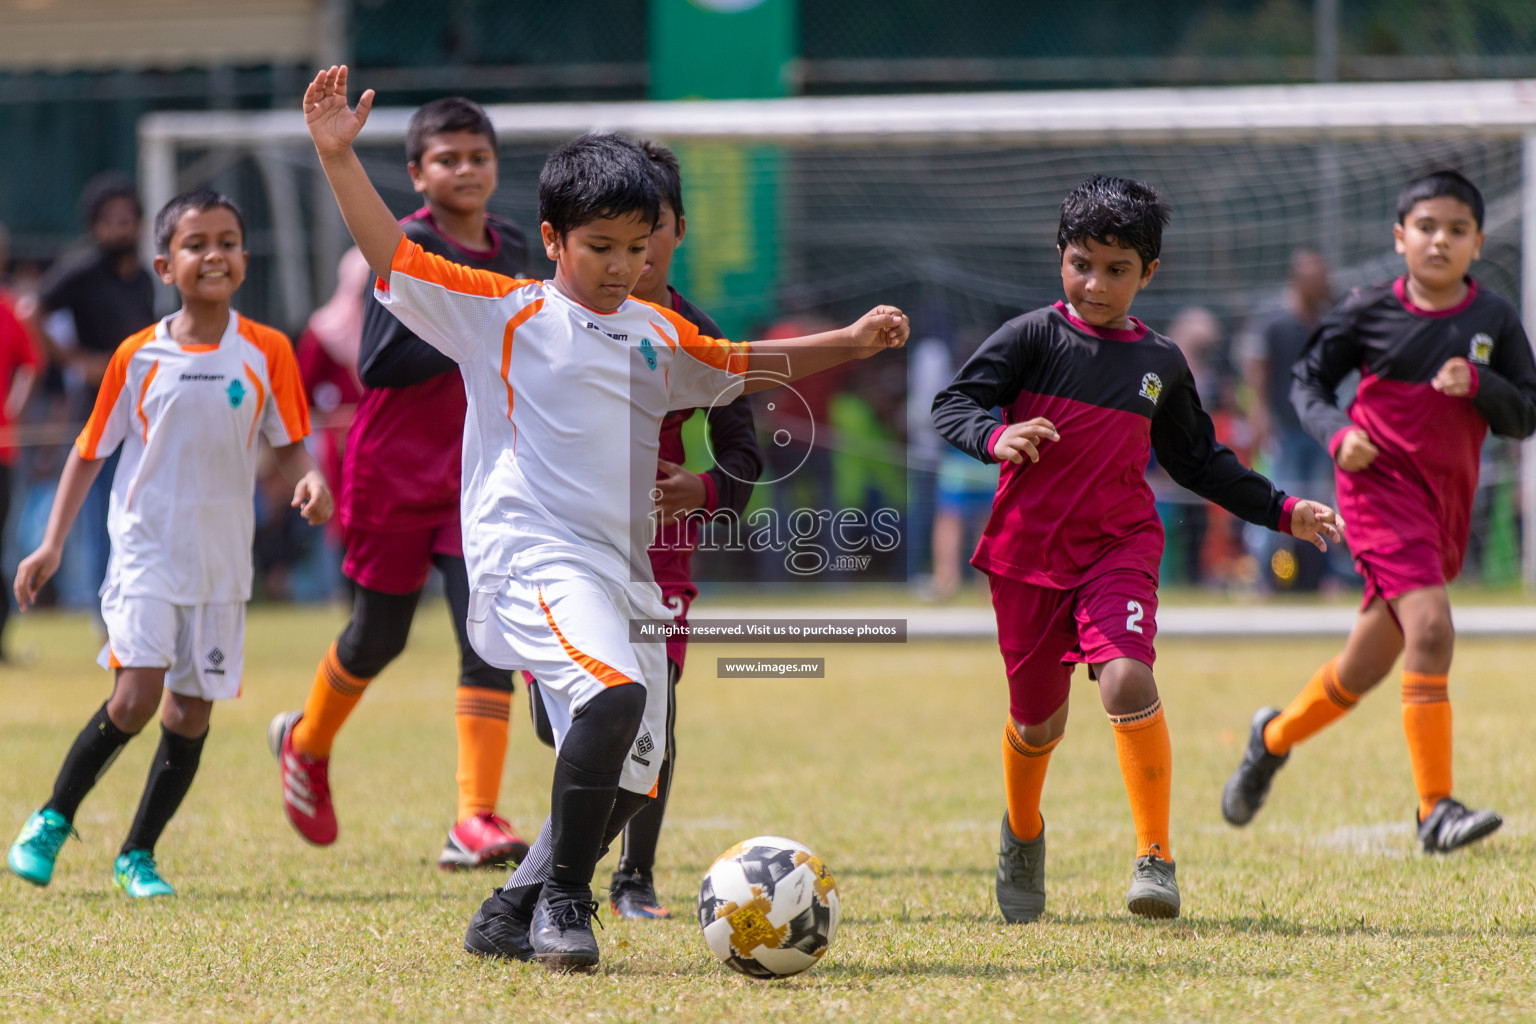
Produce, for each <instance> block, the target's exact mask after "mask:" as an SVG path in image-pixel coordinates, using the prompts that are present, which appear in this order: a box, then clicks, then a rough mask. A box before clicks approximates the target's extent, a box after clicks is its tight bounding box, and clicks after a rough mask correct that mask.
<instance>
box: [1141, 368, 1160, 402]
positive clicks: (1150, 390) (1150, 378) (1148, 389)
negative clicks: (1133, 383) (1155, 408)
mask: <svg viewBox="0 0 1536 1024" xmlns="http://www.w3.org/2000/svg"><path fill="white" fill-rule="evenodd" d="M1140 394H1141V397H1142V398H1145V399H1146V400H1147V401H1149V402H1151V403H1152V404H1153V405H1156V404H1157V400H1158V399H1159V398H1161V397H1162V394H1163V381H1162V378H1160V377H1159V376H1158V375H1157V374H1155V373H1149V374H1147V375H1146V376H1145V377H1143V378H1141V392H1140Z"/></svg>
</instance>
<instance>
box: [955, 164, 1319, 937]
mask: <svg viewBox="0 0 1536 1024" xmlns="http://www.w3.org/2000/svg"><path fill="white" fill-rule="evenodd" d="M1167 220H1168V207H1167V205H1166V204H1165V203H1164V202H1163V200H1162V198H1161V197H1160V196H1159V195H1158V194H1157V193H1156V192H1155V191H1154V190H1153V189H1152V188H1150V187H1149V186H1147V185H1145V184H1142V183H1141V182H1137V181H1126V180H1124V179H1121V178H1111V177H1103V176H1099V177H1094V178H1091V179H1089V180H1088V181H1085V182H1084V183H1083V184H1081V185H1079V186H1078V187H1077V188H1075V189H1073V190H1072V191H1071V192H1070V193H1069V194H1068V195H1067V198H1066V199H1065V200H1064V201H1063V202H1062V204H1061V223H1060V227H1059V229H1058V231H1057V236H1056V238H1057V246H1058V250H1059V252H1060V256H1061V283H1062V288H1063V290H1064V291H1065V293H1066V300H1065V301H1062V302H1057V303H1056V304H1055V305H1053V306H1048V307H1046V308H1044V309H1038V310H1035V311H1034V312H1032V313H1026V314H1025V315H1024V316H1021V317H1019V318H1017V319H1015V320H1011V321H1009V322H1008V323H1006V324H1004V325H1003V326H1002V328H1000V329H999V330H998V331H997V333H995V334H993V335H992V337H991V338H989V339H987V341H986V342H985V343H984V344H983V345H982V347H981V348H980V349H979V350H978V351H977V352H976V354H975V355H974V356H972V357H971V359H970V360H969V361H968V362H967V363H966V364H965V366H963V367H962V368H961V370H960V372H959V374H958V375H957V376H956V377H955V380H954V382H953V383H951V384H950V386H949V387H947V388H946V389H944V390H943V391H941V392H940V393H939V395H938V397H937V398H935V399H934V403H933V421H934V425H935V426H936V427H937V428H938V430H939V433H941V434H942V435H943V436H944V437H945V438H946V439H947V440H948V441H949V442H950V443H951V444H953V445H955V447H957V448H959V449H960V450H962V451H964V452H966V453H967V454H969V455H971V456H973V457H975V458H977V459H979V460H981V461H982V462H988V463H1001V464H1002V471H1001V475H1000V477H999V479H998V484H997V496H996V498H995V499H994V500H993V504H992V516H991V519H990V520H989V521H988V523H987V527H986V530H985V531H984V532H983V534H982V538H981V543H980V544H979V545H978V546H977V549H976V554H975V557H974V558H972V560H971V564H973V565H975V566H976V567H977V568H978V569H981V570H982V571H983V572H985V573H986V574H987V575H988V577H989V578H990V579H991V586H992V604H993V607H994V608H995V609H996V612H997V629H998V642H999V644H1000V646H1001V647H1002V653H1003V663H1004V665H1005V666H1006V669H1007V673H1008V692H1009V701H1010V714H1009V717H1008V721H1007V722H1006V723H1005V725H1004V729H1003V778H1004V788H1005V792H1006V794H1007V806H1008V809H1007V812H1006V813H1005V814H1004V816H1003V825H1002V839H1001V849H1000V850H999V851H998V867H997V902H998V906H999V908H1000V909H1001V910H1002V912H1003V917H1004V919H1005V920H1007V921H1009V922H1012V923H1022V922H1028V921H1033V920H1035V919H1036V918H1038V917H1039V916H1040V914H1041V912H1042V911H1043V910H1044V909H1045V821H1044V819H1043V818H1042V817H1041V815H1040V795H1041V790H1042V788H1043V787H1044V785H1045V772H1046V766H1047V765H1048V764H1049V763H1050V759H1051V751H1052V750H1053V749H1055V747H1056V745H1057V743H1059V742H1060V741H1061V737H1062V734H1063V732H1064V731H1065V729H1066V725H1067V706H1068V705H1067V693H1068V689H1069V684H1070V683H1071V679H1072V669H1073V666H1074V665H1075V664H1076V663H1078V662H1085V663H1087V665H1088V673H1089V678H1091V679H1095V680H1097V682H1098V686H1099V697H1100V699H1101V700H1102V701H1103V704H1104V710H1105V711H1106V712H1108V713H1109V720H1110V724H1111V725H1112V726H1113V727H1114V731H1115V748H1116V751H1117V753H1118V754H1119V758H1120V772H1121V775H1122V776H1123V778H1124V780H1125V788H1126V792H1127V794H1128V795H1129V797H1130V801H1131V818H1132V820H1133V821H1134V822H1135V826H1136V859H1135V864H1134V867H1133V871H1132V879H1131V888H1130V891H1129V893H1127V895H1126V906H1127V908H1128V909H1129V910H1130V911H1131V913H1133V914H1138V915H1140V916H1143V917H1162V918H1167V917H1177V916H1178V914H1179V888H1178V884H1177V882H1176V881H1175V875H1174V860H1173V850H1172V847H1171V846H1170V845H1169V841H1168V807H1169V799H1170V795H1171V791H1172V777H1173V754H1172V750H1171V747H1170V745H1169V739H1168V726H1167V723H1166V722H1165V721H1164V718H1163V704H1162V699H1161V698H1160V697H1159V695H1158V689H1157V684H1156V682H1155V681H1154V680H1153V676H1152V663H1153V659H1154V658H1155V656H1156V655H1155V652H1154V650H1153V639H1154V638H1155V637H1156V635H1157V570H1158V563H1159V562H1160V561H1161V559H1162V553H1163V529H1162V525H1161V523H1160V522H1159V520H1158V517H1157V511H1156V509H1155V508H1154V505H1153V497H1152V490H1151V488H1150V487H1148V486H1147V481H1146V467H1147V460H1148V457H1149V456H1150V455H1151V454H1153V453H1156V455H1157V460H1158V463H1159V464H1160V465H1162V466H1163V467H1164V468H1165V469H1167V470H1168V473H1169V475H1170V476H1172V477H1173V478H1174V480H1176V481H1178V482H1179V483H1180V484H1182V485H1183V486H1185V487H1187V488H1189V489H1190V490H1192V491H1194V492H1195V493H1196V494H1198V495H1200V496H1201V497H1203V498H1206V499H1207V500H1209V501H1213V502H1215V503H1216V504H1218V505H1220V506H1222V507H1223V508H1226V509H1227V510H1229V511H1231V512H1232V513H1233V514H1234V515H1237V516H1240V517H1242V518H1243V519H1246V520H1247V521H1249V522H1251V523H1257V524H1259V525H1262V526H1267V527H1269V528H1270V529H1273V530H1278V531H1280V532H1282V533H1287V532H1288V533H1290V534H1291V535H1292V536H1295V537H1298V538H1301V539H1304V540H1309V541H1312V542H1313V543H1315V544H1317V545H1318V546H1319V547H1324V546H1325V542H1324V541H1323V537H1324V536H1327V537H1328V538H1330V539H1332V540H1334V541H1337V540H1338V539H1339V532H1338V529H1337V526H1336V523H1335V517H1334V514H1333V510H1332V509H1330V508H1328V506H1326V505H1321V504H1318V503H1317V502H1312V501H1300V500H1297V499H1296V498H1287V497H1286V496H1285V495H1284V494H1282V493H1281V492H1280V491H1278V490H1276V489H1275V487H1274V485H1273V484H1271V483H1270V482H1269V481H1268V480H1266V479H1265V478H1264V477H1262V476H1259V475H1258V474H1257V473H1255V472H1253V471H1252V470H1250V469H1247V468H1245V467H1244V466H1243V465H1242V464H1241V463H1240V462H1238V460H1237V456H1235V455H1233V454H1232V452H1231V451H1229V450H1228V449H1226V448H1224V447H1222V446H1221V445H1220V444H1218V443H1217V442H1216V437H1215V432H1214V430H1213V428H1212V426H1211V420H1210V417H1209V416H1207V415H1206V414H1205V411H1204V410H1203V409H1201V408H1200V400H1199V398H1198V397H1197V395H1196V393H1195V383H1194V379H1193V377H1192V376H1191V374H1190V370H1189V366H1188V364H1187V363H1186V362H1185V361H1184V356H1183V355H1182V354H1181V353H1180V351H1179V349H1178V347H1177V346H1175V345H1174V344H1173V343H1172V342H1170V341H1169V340H1168V339H1167V338H1164V337H1162V336H1161V335H1159V334H1157V333H1155V332H1153V331H1150V330H1148V329H1147V327H1146V326H1145V325H1144V324H1142V323H1141V321H1139V320H1137V319H1135V318H1134V317H1132V316H1130V309H1131V303H1132V301H1133V300H1134V299H1135V298H1136V293H1137V292H1139V291H1140V290H1141V289H1142V288H1145V287H1146V286H1147V285H1148V284H1149V283H1151V281H1152V275H1153V273H1154V272H1156V270H1157V267H1158V254H1159V250H1160V249H1161V245H1162V234H1163V226H1164V224H1166V223H1167ZM996 407H1001V408H1002V410H1003V421H1002V422H1001V423H1000V422H998V420H997V419H996V418H995V417H994V416H993V414H992V412H991V410H992V409H993V408H996Z"/></svg>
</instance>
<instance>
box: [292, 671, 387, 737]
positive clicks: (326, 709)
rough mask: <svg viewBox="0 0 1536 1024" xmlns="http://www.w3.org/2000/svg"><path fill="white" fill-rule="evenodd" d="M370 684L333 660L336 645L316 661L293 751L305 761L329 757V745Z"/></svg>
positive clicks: (296, 727)
mask: <svg viewBox="0 0 1536 1024" xmlns="http://www.w3.org/2000/svg"><path fill="white" fill-rule="evenodd" d="M369 682H370V680H367V679H359V678H358V677H357V676H354V675H353V674H352V673H350V672H348V671H347V670H346V669H344V668H342V667H341V662H340V661H337V660H336V644H335V643H334V642H333V643H332V644H331V649H330V650H328V651H326V652H325V657H323V658H321V659H320V668H319V669H318V670H317V671H316V672H315V681H314V683H312V684H311V685H310V687H309V699H308V700H306V701H305V702H304V717H303V718H301V719H299V724H298V725H296V726H294V727H293V749H295V750H297V751H298V752H299V753H301V754H303V755H304V756H305V757H330V756H331V744H332V743H333V742H335V740H336V734H337V733H338V732H340V731H341V727H342V726H343V725H345V724H346V722H347V716H348V715H350V714H351V713H352V709H353V708H355V707H357V702H358V701H359V700H362V697H363V691H364V690H365V689H367V688H368V683H369Z"/></svg>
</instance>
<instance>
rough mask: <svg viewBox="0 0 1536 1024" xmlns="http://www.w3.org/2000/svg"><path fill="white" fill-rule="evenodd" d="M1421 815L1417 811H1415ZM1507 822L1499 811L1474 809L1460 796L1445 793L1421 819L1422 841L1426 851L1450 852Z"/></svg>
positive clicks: (1415, 814)
mask: <svg viewBox="0 0 1536 1024" xmlns="http://www.w3.org/2000/svg"><path fill="white" fill-rule="evenodd" d="M1414 816H1415V817H1417V816H1418V812H1417V811H1415V812H1414ZM1502 824H1504V819H1503V818H1501V817H1499V815H1498V812H1497V811H1474V810H1472V808H1470V807H1468V806H1466V805H1465V804H1463V803H1462V802H1461V801H1460V800H1452V799H1451V798H1450V797H1446V798H1445V799H1444V800H1441V801H1440V802H1439V803H1437V804H1435V809H1434V810H1432V811H1430V812H1429V817H1427V818H1424V819H1422V820H1421V821H1419V842H1421V843H1423V844H1424V852H1425V853H1450V852H1451V851H1452V850H1459V849H1461V848H1462V847H1463V846H1466V845H1467V844H1468V843H1475V842H1477V841H1478V840H1479V839H1481V838H1483V837H1484V836H1486V835H1491V834H1493V833H1494V832H1497V831H1498V830H1499V826H1500V825H1502Z"/></svg>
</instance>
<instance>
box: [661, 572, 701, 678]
mask: <svg viewBox="0 0 1536 1024" xmlns="http://www.w3.org/2000/svg"><path fill="white" fill-rule="evenodd" d="M696 594H698V590H697V589H696V588H695V587H694V586H693V585H692V584H691V583H690V584H687V585H684V586H669V585H667V584H663V585H662V588H661V599H662V601H663V602H665V603H666V606H667V608H668V609H670V610H671V612H672V621H673V622H677V623H680V624H681V625H684V626H686V625H688V606H689V605H691V604H693V599H694V596H695V595H696ZM687 656H688V638H687V637H686V636H669V637H667V660H668V661H670V662H671V663H672V664H674V665H676V666H677V671H678V672H679V673H681V672H682V671H683V659H684V658H686V657H687Z"/></svg>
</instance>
